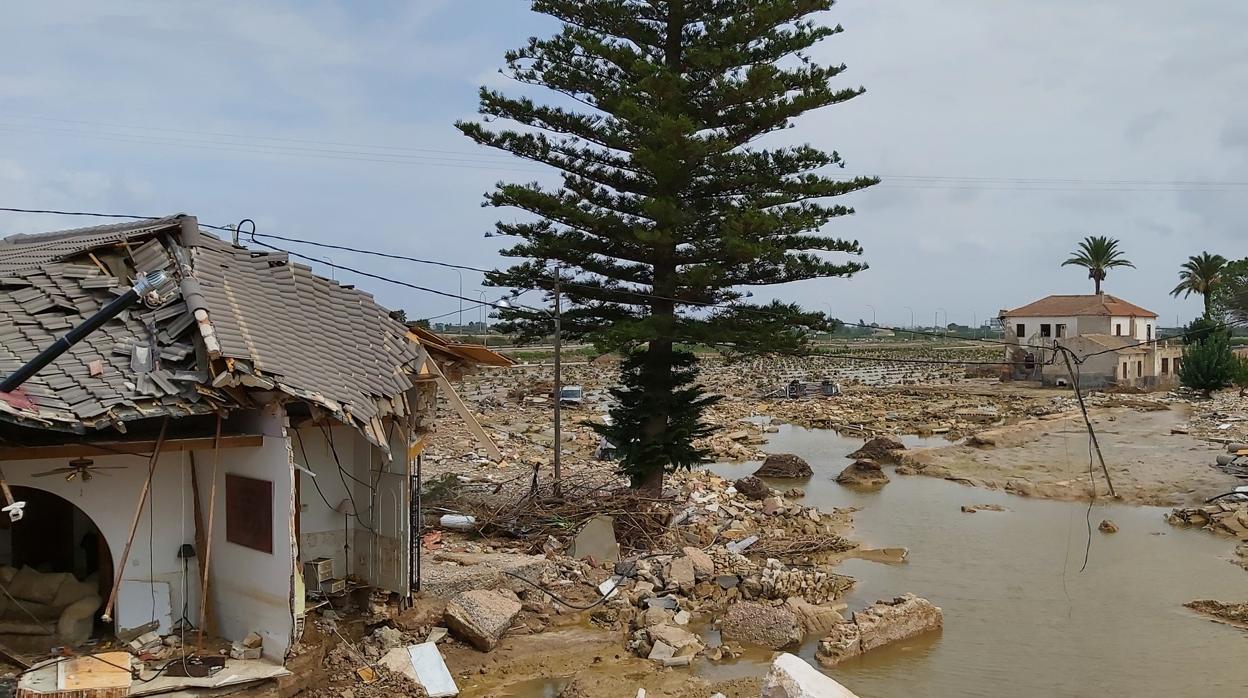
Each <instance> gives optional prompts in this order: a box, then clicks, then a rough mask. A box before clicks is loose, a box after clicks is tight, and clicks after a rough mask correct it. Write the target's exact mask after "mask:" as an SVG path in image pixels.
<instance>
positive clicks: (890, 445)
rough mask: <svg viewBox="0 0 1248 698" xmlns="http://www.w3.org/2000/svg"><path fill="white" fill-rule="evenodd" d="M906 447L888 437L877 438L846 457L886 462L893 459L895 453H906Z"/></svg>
mask: <svg viewBox="0 0 1248 698" xmlns="http://www.w3.org/2000/svg"><path fill="white" fill-rule="evenodd" d="M905 449H906V445H905V444H903V443H902V442H900V441H898V440H896V439H890V438H888V437H887V436H877V437H875V438H874V439H871V440H870V441H868V442H866V443H865V444H863V445H862V448H859V449H858V450H857V451H854V452H853V453H851V454H849V455H848V456H845V457H846V458H853V459H855V460H874V461H885V462H887V461H888V459H889V458H891V457H892V455H893V451H904V450H905Z"/></svg>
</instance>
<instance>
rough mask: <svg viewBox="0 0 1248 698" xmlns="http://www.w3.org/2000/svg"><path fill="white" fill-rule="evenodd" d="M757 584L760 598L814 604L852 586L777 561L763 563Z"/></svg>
mask: <svg viewBox="0 0 1248 698" xmlns="http://www.w3.org/2000/svg"><path fill="white" fill-rule="evenodd" d="M759 582H760V583H761V584H762V591H761V593H760V594H759V596H760V597H761V598H764V599H788V598H793V597H796V598H800V599H804V600H805V601H807V602H809V603H812V604H815V605H818V604H822V603H827V602H828V601H833V600H835V599H837V598H840V596H841V595H842V594H844V593H845V592H846V591H848V590H849V588H850V587H851V586H853V584H854V582H853V579H852V578H850V577H846V576H845V575H841V574H835V573H833V572H827V571H824V570H820V569H817V568H815V569H812V568H809V567H785V566H784V565H782V564H780V561H779V560H776V559H775V558H771V559H769V560H767V565H766V567H764V568H763V572H762V575H761V577H760V578H759Z"/></svg>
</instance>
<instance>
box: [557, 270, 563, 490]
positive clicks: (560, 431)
mask: <svg viewBox="0 0 1248 698" xmlns="http://www.w3.org/2000/svg"><path fill="white" fill-rule="evenodd" d="M561 276H562V275H561V274H560V270H559V267H558V266H556V267H555V496H556V497H558V496H559V495H561V494H562V490H563V487H562V480H563V471H562V463H561V456H562V455H563V422H562V419H561V418H562V411H563V410H562V407H563V373H562V368H563V366H562V364H561V358H562V357H561V356H560V346H559V345H560V341H559V340H560V335H561V334H562V330H563V328H562V326H561V323H560V315H561V313H562V309H563V308H562V303H561V301H562V299H561V298H560V291H561V289H560V287H559V283H560V281H561V280H562V279H561Z"/></svg>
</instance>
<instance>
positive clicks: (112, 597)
mask: <svg viewBox="0 0 1248 698" xmlns="http://www.w3.org/2000/svg"><path fill="white" fill-rule="evenodd" d="M168 429H169V418H168V417H165V419H164V421H162V422H161V423H160V436H158V437H156V448H154V449H152V457H151V458H149V459H148V462H147V479H146V480H144V481H143V491H142V492H141V493H140V494H139V505H138V506H137V507H135V509H134V520H133V521H131V522H130V535H129V536H127V537H126V547H125V549H124V550H122V552H121V562H120V563H119V564H118V565H117V578H116V579H114V580H113V588H112V590H111V591H109V592H108V603H106V604H104V613H103V614H102V615H101V616H100V618H101V619H102V620H103V621H104V622H105V623H108V622H111V621H112V620H113V604H115V603H117V591H118V590H119V589H120V588H121V578H122V576H123V575H124V574H125V572H126V561H127V560H129V559H130V547H131V546H132V545H134V534H135V532H136V531H138V530H139V518H140V517H141V516H143V505H144V504H146V503H147V495H148V493H149V492H151V490H152V475H153V474H155V472H156V460H157V459H158V458H160V447H161V445H162V444H164V443H165V432H166V431H167V430H168ZM147 564H148V567H149V569H148V574H149V575H151V574H154V573H155V569H154V567H155V565H154V563H153V562H152V561H151V560H148V561H147Z"/></svg>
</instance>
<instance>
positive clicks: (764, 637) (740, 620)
mask: <svg viewBox="0 0 1248 698" xmlns="http://www.w3.org/2000/svg"><path fill="white" fill-rule="evenodd" d="M720 630H721V632H722V634H723V636H724V637H725V638H728V639H730V640H739V641H741V642H748V643H750V644H752V645H759V646H761V647H766V648H768V649H773V650H778V649H781V648H784V647H788V646H789V645H793V644H796V643H798V642H801V641H802V636H803V633H802V624H801V621H799V620H798V618H797V615H796V614H795V613H793V611H792V610H790V609H789V608H788V607H786V606H765V605H763V604H760V603H754V602H749V601H742V602H740V603H736V604H733V605H732V606H730V607H729V608H728V613H727V614H725V615H724V621H723V625H722V626H721V628H720Z"/></svg>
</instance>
